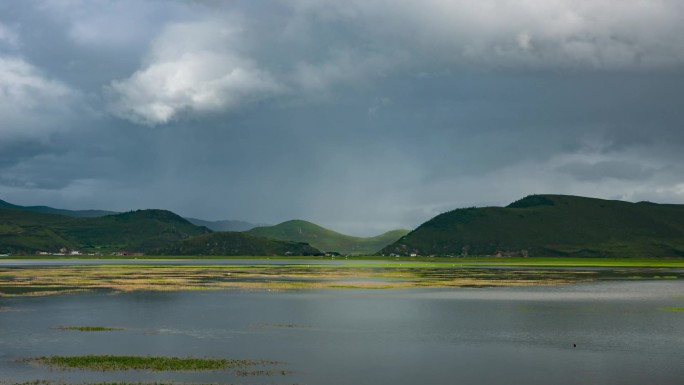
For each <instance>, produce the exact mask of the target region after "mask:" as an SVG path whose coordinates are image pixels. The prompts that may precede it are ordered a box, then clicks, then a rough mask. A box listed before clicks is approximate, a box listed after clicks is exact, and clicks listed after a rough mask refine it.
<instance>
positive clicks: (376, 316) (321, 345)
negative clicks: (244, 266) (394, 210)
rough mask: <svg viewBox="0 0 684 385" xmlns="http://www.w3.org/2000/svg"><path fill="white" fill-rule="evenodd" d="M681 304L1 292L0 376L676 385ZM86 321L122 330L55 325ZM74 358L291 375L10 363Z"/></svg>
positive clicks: (323, 293) (385, 294) (447, 292)
mask: <svg viewBox="0 0 684 385" xmlns="http://www.w3.org/2000/svg"><path fill="white" fill-rule="evenodd" d="M682 306H684V283H682V281H680V280H661V281H634V282H624V281H616V282H594V283H583V284H576V285H563V286H544V287H513V288H484V289H483V288H480V289H476V288H457V289H404V290H362V289H353V290H344V289H340V290H302V291H285V292H268V291H238V290H220V291H177V292H132V293H117V294H112V293H107V292H91V293H76V294H65V295H55V296H46V297H16V298H0V380H2V381H4V382H6V383H16V382H24V381H32V380H49V381H55V382H66V383H84V382H90V383H92V382H104V381H110V382H111V381H128V382H155V381H174V382H184V383H240V384H331V385H334V384H381V383H382V384H389V383H391V384H459V383H462V384H502V383H513V384H523V383H524V384H646V383H657V384H676V383H681V382H682V379H684V365H682V362H684V312H681V311H668V310H664V308H672V307H682ZM93 325H98V326H109V327H119V328H123V329H124V330H121V331H108V332H80V331H65V330H58V329H55V328H56V327H60V326H93ZM573 344H575V345H576V347H573ZM84 354H110V355H153V356H159V355H163V356H176V357H189V356H193V357H217V358H234V359H256V360H273V361H279V362H280V363H279V364H278V365H277V369H278V370H285V371H286V372H288V374H286V375H280V374H277V375H266V376H249V377H236V376H235V375H234V374H233V373H232V372H231V371H216V372H146V371H121V372H92V371H84V370H68V371H57V370H49V369H46V368H44V367H41V366H38V365H36V364H35V363H30V362H17V360H18V359H22V358H29V357H37V356H50V355H66V356H71V355H84Z"/></svg>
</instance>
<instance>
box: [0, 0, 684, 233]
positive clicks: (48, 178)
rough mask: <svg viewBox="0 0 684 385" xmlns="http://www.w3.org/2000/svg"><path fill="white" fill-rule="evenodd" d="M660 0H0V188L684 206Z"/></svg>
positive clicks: (682, 107)
mask: <svg viewBox="0 0 684 385" xmlns="http://www.w3.org/2000/svg"><path fill="white" fill-rule="evenodd" d="M683 7H684V6H682V5H681V2H679V1H674V0H672V1H668V0H660V1H650V2H643V1H636V0H635V1H632V0H628V1H624V2H620V4H616V3H615V2H612V1H608V0H594V1H579V2H578V1H564V0H557V1H548V2H537V1H515V2H513V1H510V2H509V1H503V2H502V1H493V0H491V1H490V0H480V1H437V0H428V1H425V2H423V3H421V6H420V7H416V6H415V3H411V2H404V1H389V0H387V1H384V0H383V1H381V0H377V1H368V0H365V1H348V2H326V1H322V2H309V1H283V2H268V3H267V2H244V3H238V2H229V3H225V2H211V1H209V2H189V1H188V2H184V1H172V2H168V1H163V2H161V1H118V2H99V1H36V2H5V3H2V4H0V116H2V122H1V123H0V194H1V196H0V198H2V199H6V200H9V201H15V202H16V203H20V204H51V205H54V206H61V207H67V208H103V209H113V210H127V209H133V208H146V207H161V208H168V209H172V210H175V211H178V212H179V213H181V214H184V215H188V216H193V217H205V218H208V219H225V218H231V219H245V220H250V221H253V222H270V223H276V222H279V221H283V220H287V219H292V218H303V219H310V220H313V221H316V222H319V223H321V224H323V225H327V226H330V227H333V228H335V229H337V230H340V231H347V232H350V233H356V234H368V233H379V232H381V231H385V230H387V229H389V228H392V227H413V226H416V225H417V224H419V223H420V222H421V221H423V220H426V219H428V218H429V217H431V216H432V215H434V214H436V213H439V212H441V211H445V210H449V209H452V208H455V207H462V206H471V205H487V204H498V205H500V204H507V203H509V202H510V201H512V200H515V199H517V198H519V197H521V196H524V195H527V194H530V193H543V192H555V193H568V194H581V195H588V196H597V197H608V198H619V199H628V200H643V199H647V200H654V201H670V202H684V181H682V180H681V177H680V175H681V172H682V170H681V166H679V165H680V164H684V162H683V161H684V159H683V155H682V154H681V151H680V149H681V146H682V145H684V131H682V130H681V126H682V124H683V123H684V76H682V75H683V72H684V41H683V40H682V39H681V38H680V36H682V34H684V20H683V19H684V8H683Z"/></svg>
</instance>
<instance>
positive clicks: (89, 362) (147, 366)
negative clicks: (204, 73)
mask: <svg viewBox="0 0 684 385" xmlns="http://www.w3.org/2000/svg"><path fill="white" fill-rule="evenodd" d="M20 361H23V362H35V363H38V364H41V365H45V366H48V367H50V368H53V369H62V370H65V369H81V370H96V371H102V372H109V371H123V370H149V371H153V372H161V371H217V370H226V369H239V370H245V369H249V368H251V367H255V366H267V365H276V364H278V362H275V361H263V360H234V359H224V358H191V357H188V358H179V357H152V356H110V355H86V356H50V357H37V358H28V359H24V360H20Z"/></svg>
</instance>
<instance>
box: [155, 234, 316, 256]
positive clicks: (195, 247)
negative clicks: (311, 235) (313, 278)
mask: <svg viewBox="0 0 684 385" xmlns="http://www.w3.org/2000/svg"><path fill="white" fill-rule="evenodd" d="M154 253H155V254H158V255H221V256H240V255H260V256H267V255H317V254H320V251H319V250H317V249H315V248H313V247H311V246H309V245H308V244H305V243H297V242H288V241H279V240H273V239H267V238H262V237H257V236H252V235H249V234H244V233H240V232H220V233H212V234H205V235H201V236H197V237H192V238H188V239H185V240H182V241H179V242H176V243H173V244H171V245H168V246H165V247H162V248H159V249H157V250H154Z"/></svg>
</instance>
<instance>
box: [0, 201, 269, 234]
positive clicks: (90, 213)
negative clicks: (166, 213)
mask: <svg viewBox="0 0 684 385" xmlns="http://www.w3.org/2000/svg"><path fill="white" fill-rule="evenodd" d="M0 208H4V209H20V210H25V211H32V212H35V213H43V214H58V215H66V216H68V217H76V218H97V217H103V216H105V215H112V214H120V213H119V212H116V211H106V210H65V209H56V208H53V207H49V206H19V205H15V204H12V203H9V202H5V201H3V200H0ZM185 219H187V220H188V221H189V222H190V223H192V224H194V225H197V226H204V227H207V228H209V229H211V230H214V231H247V230H249V229H253V228H255V227H257V226H264V225H263V224H260V225H258V224H254V223H249V222H245V221H236V220H221V221H207V220H204V219H196V218H185Z"/></svg>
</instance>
